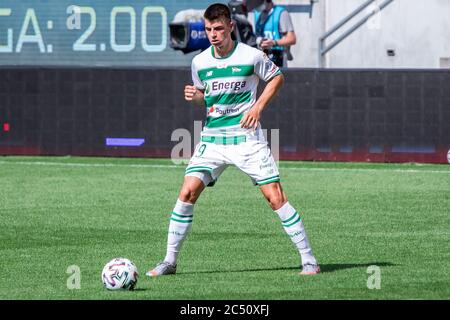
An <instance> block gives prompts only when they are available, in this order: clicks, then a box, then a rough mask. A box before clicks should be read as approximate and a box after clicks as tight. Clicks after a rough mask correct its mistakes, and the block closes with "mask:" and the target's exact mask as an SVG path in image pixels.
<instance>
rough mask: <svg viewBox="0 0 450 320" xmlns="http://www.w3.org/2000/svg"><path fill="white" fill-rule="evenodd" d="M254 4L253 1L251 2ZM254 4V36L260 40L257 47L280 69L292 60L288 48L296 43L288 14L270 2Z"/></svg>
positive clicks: (264, 0)
mask: <svg viewBox="0 0 450 320" xmlns="http://www.w3.org/2000/svg"><path fill="white" fill-rule="evenodd" d="M252 2H255V1H252ZM257 2H258V3H256V4H254V10H253V13H254V17H255V34H256V36H257V37H261V38H262V40H261V42H260V43H259V41H258V44H259V47H260V48H261V49H262V50H264V52H266V53H267V55H268V56H269V58H270V59H271V60H272V61H273V62H274V63H275V64H276V65H277V66H280V67H285V66H286V61H287V60H289V61H290V60H292V59H293V58H292V55H291V53H290V46H292V45H294V44H295V43H296V41H297V37H296V35H295V31H294V26H293V24H292V20H291V16H290V14H289V12H288V11H287V10H286V9H285V8H284V7H282V6H278V5H274V4H273V2H272V0H260V1H257Z"/></svg>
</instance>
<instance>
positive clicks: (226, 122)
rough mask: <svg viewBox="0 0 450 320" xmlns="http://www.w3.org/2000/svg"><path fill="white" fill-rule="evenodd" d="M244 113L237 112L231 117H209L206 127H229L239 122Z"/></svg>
mask: <svg viewBox="0 0 450 320" xmlns="http://www.w3.org/2000/svg"><path fill="white" fill-rule="evenodd" d="M243 116H244V114H242V113H241V114H237V115H235V116H231V117H224V116H222V117H218V118H213V117H207V118H206V124H205V127H207V128H220V127H228V126H234V125H237V124H239V122H240V121H241V119H242V117H243Z"/></svg>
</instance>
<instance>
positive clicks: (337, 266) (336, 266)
mask: <svg viewBox="0 0 450 320" xmlns="http://www.w3.org/2000/svg"><path fill="white" fill-rule="evenodd" d="M370 266H377V267H393V266H396V264H393V263H390V262H370V263H330V264H327V263H324V264H320V270H321V272H322V273H331V272H335V271H338V270H345V269H355V268H367V267H370ZM283 270H298V271H300V266H295V267H276V268H252V269H236V270H209V271H194V272H177V274H179V275H181V274H200V273H227V272H230V273H231V272H258V271H283Z"/></svg>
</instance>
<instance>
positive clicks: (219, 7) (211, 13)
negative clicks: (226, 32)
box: [203, 3, 231, 21]
mask: <svg viewBox="0 0 450 320" xmlns="http://www.w3.org/2000/svg"><path fill="white" fill-rule="evenodd" d="M203 17H204V18H205V19H207V20H209V21H213V20H217V19H220V18H225V19H227V20H228V21H231V12H230V9H229V8H228V6H227V5H224V4H222V3H214V4H212V5H210V6H209V7H208V8H207V9H206V10H205V13H204V14H203Z"/></svg>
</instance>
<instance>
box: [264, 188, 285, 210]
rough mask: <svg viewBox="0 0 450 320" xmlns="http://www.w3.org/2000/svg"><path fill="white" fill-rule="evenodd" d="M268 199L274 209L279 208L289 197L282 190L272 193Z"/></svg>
mask: <svg viewBox="0 0 450 320" xmlns="http://www.w3.org/2000/svg"><path fill="white" fill-rule="evenodd" d="M267 201H269V205H270V207H271V208H272V210H278V209H280V208H281V207H282V206H283V205H284V204H285V203H286V201H287V199H286V196H285V195H284V193H283V192H282V191H280V192H274V193H272V194H270V195H269V197H268V198H267Z"/></svg>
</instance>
